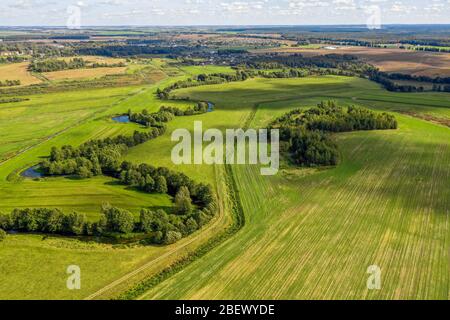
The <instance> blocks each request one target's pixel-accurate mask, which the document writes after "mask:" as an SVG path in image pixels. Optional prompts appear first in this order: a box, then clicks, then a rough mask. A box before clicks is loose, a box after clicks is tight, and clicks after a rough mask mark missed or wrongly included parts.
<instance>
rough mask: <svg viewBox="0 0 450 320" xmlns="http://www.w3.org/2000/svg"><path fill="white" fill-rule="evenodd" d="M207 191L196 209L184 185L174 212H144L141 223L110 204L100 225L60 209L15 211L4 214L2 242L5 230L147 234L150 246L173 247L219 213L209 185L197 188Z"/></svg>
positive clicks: (0, 224)
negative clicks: (170, 245) (163, 245)
mask: <svg viewBox="0 0 450 320" xmlns="http://www.w3.org/2000/svg"><path fill="white" fill-rule="evenodd" d="M194 188H197V189H198V190H199V191H198V192H203V193H204V196H203V198H202V199H203V201H204V202H200V201H197V203H198V206H194V205H193V203H192V198H191V195H190V191H189V189H188V187H186V186H181V187H180V188H179V190H178V192H177V193H176V195H175V199H174V213H172V214H168V213H167V212H166V211H164V210H162V209H159V210H156V211H152V210H148V209H142V210H141V213H140V219H139V221H135V217H134V215H133V214H132V213H131V212H129V211H127V210H124V209H120V208H117V207H113V206H111V205H109V204H104V205H103V206H102V212H101V215H100V219H99V220H98V221H97V222H90V221H87V220H86V217H85V215H84V214H79V213H77V212H73V213H70V214H64V213H63V212H62V211H61V210H59V209H48V208H38V209H29V208H27V209H14V210H13V211H12V212H11V214H7V215H5V214H0V241H1V240H3V238H4V237H5V236H6V233H5V231H4V230H10V231H13V230H14V231H19V232H39V233H45V234H59V235H67V236H81V235H84V236H92V235H96V236H104V237H116V236H117V235H121V234H131V235H133V234H134V233H137V234H145V235H146V237H145V239H146V242H147V243H158V244H171V243H174V242H176V241H178V240H180V239H181V238H183V237H185V236H187V235H189V234H191V233H193V232H195V231H196V230H198V229H199V228H201V227H202V226H203V225H205V224H206V223H208V221H210V220H211V218H212V217H213V216H214V215H215V212H216V203H215V199H214V196H213V193H212V191H211V188H210V187H209V186H205V185H197V186H196V185H195V184H194Z"/></svg>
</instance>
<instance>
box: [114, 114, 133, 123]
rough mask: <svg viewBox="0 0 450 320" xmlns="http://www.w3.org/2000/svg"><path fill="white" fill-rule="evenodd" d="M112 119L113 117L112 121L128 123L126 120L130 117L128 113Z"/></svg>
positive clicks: (128, 120)
mask: <svg viewBox="0 0 450 320" xmlns="http://www.w3.org/2000/svg"><path fill="white" fill-rule="evenodd" d="M112 119H113V121H116V122H120V123H128V122H130V117H129V116H128V115H123V116H117V117H114V118H112Z"/></svg>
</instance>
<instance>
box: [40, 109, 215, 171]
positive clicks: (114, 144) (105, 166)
mask: <svg viewBox="0 0 450 320" xmlns="http://www.w3.org/2000/svg"><path fill="white" fill-rule="evenodd" d="M206 111H207V104H206V103H204V102H200V103H198V104H197V105H196V106H195V107H194V108H188V109H187V110H186V111H183V110H180V109H178V108H175V107H161V109H160V110H159V111H158V112H156V113H149V112H148V111H147V110H143V111H142V112H140V113H133V112H131V110H130V111H128V115H129V117H130V121H132V122H135V123H138V124H141V125H144V126H146V127H147V129H148V130H147V131H145V132H143V131H135V132H134V133H133V135H132V136H124V135H119V136H117V137H114V138H106V139H100V140H90V141H88V142H86V143H84V144H82V145H80V146H79V147H73V146H70V145H65V146H62V147H61V148H56V147H53V148H52V149H51V152H50V157H49V158H48V159H46V160H45V161H43V162H42V163H41V165H40V166H41V168H42V170H43V171H44V172H45V174H47V175H77V176H79V177H81V178H90V177H92V176H98V175H102V174H107V175H116V174H117V173H118V171H119V170H120V164H121V163H120V158H121V156H122V155H123V154H124V153H125V152H126V151H127V150H128V148H131V147H134V146H137V145H139V144H142V143H145V142H147V141H149V140H152V139H155V138H157V137H159V136H161V135H162V134H164V133H165V132H166V123H167V122H169V121H171V120H172V119H173V118H174V117H175V116H180V115H189V114H191V113H192V114H199V113H204V112H206Z"/></svg>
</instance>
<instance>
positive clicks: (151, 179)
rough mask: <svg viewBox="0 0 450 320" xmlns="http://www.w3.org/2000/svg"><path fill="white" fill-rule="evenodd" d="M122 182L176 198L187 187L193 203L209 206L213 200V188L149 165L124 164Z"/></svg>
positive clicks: (120, 175) (121, 168)
mask: <svg viewBox="0 0 450 320" xmlns="http://www.w3.org/2000/svg"><path fill="white" fill-rule="evenodd" d="M118 178H119V179H120V181H121V182H122V183H123V184H125V185H128V186H132V187H135V188H138V189H139V190H142V191H145V192H148V193H167V194H169V195H171V196H175V195H176V194H177V193H178V192H179V191H180V189H181V188H182V187H187V188H188V190H189V195H190V196H191V198H192V200H193V203H194V204H196V205H198V206H202V207H204V206H207V205H208V204H209V203H210V202H211V201H212V199H213V193H212V190H211V188H210V187H209V186H208V185H205V184H202V183H200V184H197V183H195V182H194V181H193V180H192V179H190V178H189V177H188V176H186V175H185V174H183V173H178V172H174V171H171V170H169V169H167V168H155V167H153V166H151V165H148V164H140V165H139V166H136V165H133V164H131V163H129V162H123V163H122V164H121V166H120V169H119V171H118Z"/></svg>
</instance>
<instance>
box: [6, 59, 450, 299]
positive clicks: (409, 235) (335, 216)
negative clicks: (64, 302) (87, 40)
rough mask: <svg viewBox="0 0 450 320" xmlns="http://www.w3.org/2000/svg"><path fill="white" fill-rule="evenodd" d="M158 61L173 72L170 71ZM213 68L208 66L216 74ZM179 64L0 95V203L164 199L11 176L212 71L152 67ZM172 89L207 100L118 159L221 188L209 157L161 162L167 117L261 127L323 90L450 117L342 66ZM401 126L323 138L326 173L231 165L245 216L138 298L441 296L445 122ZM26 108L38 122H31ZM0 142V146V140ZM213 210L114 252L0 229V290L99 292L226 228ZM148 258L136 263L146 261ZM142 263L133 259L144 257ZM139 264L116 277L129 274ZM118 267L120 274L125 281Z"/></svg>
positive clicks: (118, 129) (106, 181) (376, 105)
mask: <svg viewBox="0 0 450 320" xmlns="http://www.w3.org/2000/svg"><path fill="white" fill-rule="evenodd" d="M170 68H173V67H170ZM218 70H221V71H218ZM164 71H165V72H166V73H169V71H170V72H173V73H175V72H178V74H179V76H178V77H177V78H173V77H172V78H169V79H166V80H163V81H162V82H159V83H157V84H156V85H153V86H146V87H143V86H141V87H127V88H119V89H102V90H96V91H74V92H71V93H57V94H47V95H41V96H35V97H34V96H32V97H31V99H30V101H24V102H20V103H10V104H2V105H0V114H1V115H2V116H0V121H1V126H0V136H1V141H2V146H1V147H0V155H1V157H2V158H3V159H5V160H7V161H6V162H3V163H2V164H0V198H1V199H2V201H1V202H0V211H1V212H8V211H10V210H11V209H12V208H14V207H58V208H63V209H64V211H68V212H69V211H71V210H78V211H80V212H85V213H87V214H88V216H89V217H90V218H92V219H95V218H96V217H97V216H98V212H99V208H100V206H101V204H102V203H103V202H110V203H112V204H113V205H117V206H119V207H122V208H126V209H129V210H131V211H132V212H134V213H137V212H138V211H139V209H140V208H142V207H167V206H170V204H171V199H169V198H168V197H166V196H161V195H148V194H143V193H142V194H141V193H138V192H136V191H133V190H127V189H126V188H125V187H124V186H120V185H116V184H115V183H114V181H112V179H110V178H104V177H103V178H95V179H89V180H74V179H68V178H46V179H41V180H39V181H34V180H30V179H21V178H19V177H18V175H17V173H19V172H20V171H21V170H23V169H26V168H28V167H29V166H32V165H34V164H36V163H38V162H39V161H40V159H41V157H43V156H46V155H48V153H49V150H50V148H51V147H52V146H60V145H63V144H80V143H82V142H84V141H87V140H89V139H92V138H101V137H106V136H112V135H117V134H120V133H131V132H132V131H133V130H135V129H138V130H140V129H139V127H138V126H136V125H133V124H119V123H114V122H112V121H111V117H112V116H113V115H116V114H121V113H124V112H126V111H127V110H128V109H132V110H133V111H140V110H142V109H143V108H148V109H149V110H151V111H156V110H157V109H158V108H159V107H160V106H161V105H174V106H175V105H177V106H179V107H187V106H188V105H191V104H192V103H191V102H186V101H185V100H179V101H160V100H158V99H157V98H156V96H155V94H154V93H155V92H156V89H157V88H158V87H164V86H166V85H167V84H169V83H170V82H171V81H175V80H177V79H182V78H184V77H186V76H190V75H191V74H199V73H204V72H211V73H212V72H226V70H225V69H224V68H223V67H206V68H203V69H202V68H200V67H195V68H187V69H186V68H180V69H177V70H173V69H170V70H167V69H164ZM174 95H175V96H176V97H177V98H190V99H191V100H206V101H211V102H213V103H214V104H215V111H214V112H212V113H207V114H204V115H200V116H193V117H180V118H176V119H175V120H174V121H172V122H170V124H169V130H167V133H166V134H165V135H164V136H162V137H159V138H158V139H156V140H152V141H149V142H147V143H144V144H142V145H139V146H137V147H135V148H132V149H131V150H130V151H129V152H128V154H127V155H126V156H125V157H124V159H127V160H130V161H133V162H134V163H142V162H146V163H150V164H152V165H156V166H158V165H161V166H167V167H171V168H173V169H175V170H179V171H183V172H185V173H186V174H188V175H189V176H190V177H192V178H194V179H195V180H197V181H205V182H209V183H211V184H212V185H214V187H215V188H216V190H217V191H218V194H219V195H223V196H224V197H225V198H226V195H225V193H226V189H225V188H224V186H223V168H220V167H211V166H206V165H205V166H175V165H173V164H172V162H171V160H170V152H171V149H172V147H173V145H174V143H173V142H171V141H170V134H171V132H172V130H173V129H176V128H188V129H191V130H192V127H193V121H194V120H203V126H204V128H205V129H207V128H219V129H226V128H236V127H239V126H242V127H244V126H250V127H255V128H256V127H263V126H265V125H266V124H267V123H268V122H269V121H270V120H272V119H274V118H275V117H277V116H279V115H282V114H283V113H285V112H286V111H288V110H291V109H292V108H295V107H300V106H313V105H315V104H316V103H318V102H320V101H321V100H327V99H335V100H338V101H339V102H341V103H342V104H344V105H348V104H357V105H362V106H367V107H370V108H373V109H374V110H388V111H390V112H403V111H411V110H412V111H414V112H417V113H424V114H430V115H433V116H435V117H441V118H450V95H448V94H447V95H446V94H437V93H435V94H431V93H417V94H416V93H413V94H411V93H408V94H400V93H389V92H387V91H385V90H383V89H381V88H380V87H379V86H378V85H376V84H374V83H371V82H369V81H367V80H363V79H357V78H350V77H336V76H327V77H309V78H302V79H272V80H269V79H252V80H248V81H245V82H237V83H229V84H224V85H211V86H204V87H196V88H191V89H182V90H177V91H175V92H174ZM396 116H397V117H398V120H399V123H400V129H399V130H396V131H386V132H355V133H350V134H339V135H337V136H336V139H337V141H338V144H339V147H340V150H341V152H342V162H341V164H340V165H339V166H338V167H337V168H334V169H330V170H306V169H301V170H293V169H290V168H284V170H283V171H282V172H281V173H280V174H279V175H278V176H275V177H262V176H260V175H259V170H257V169H258V168H256V167H254V166H242V167H239V166H237V167H234V168H233V172H234V175H235V177H236V179H237V182H238V187H239V192H240V195H241V199H242V202H243V203H242V204H243V207H244V211H245V216H246V225H245V227H244V228H243V229H242V230H241V231H240V232H239V233H238V234H237V235H235V236H234V237H233V238H231V239H229V240H228V241H227V242H225V243H223V244H222V245H220V246H219V247H218V248H216V249H213V250H212V251H211V252H209V253H208V254H207V256H205V257H204V258H202V259H199V260H197V261H196V262H194V263H193V264H191V265H189V266H188V267H186V268H185V269H184V270H183V271H182V272H180V273H179V274H177V275H175V276H173V277H172V278H170V279H168V280H166V281H164V282H163V283H161V284H160V285H159V286H157V287H155V288H152V289H151V290H150V291H149V292H147V293H146V294H145V295H144V296H143V297H142V298H146V299H155V298H164V299H172V298H201V299H204V298H211V299H220V298H226V299H229V298H241V299H250V298H255V299H261V298H266V299H268V298H286V299H295V298H339V299H341V298H353V299H355V298H383V299H386V298H438V299H448V298H449V297H450V295H449V285H450V279H449V274H448V270H449V268H450V265H449V263H450V261H449V252H448V248H449V247H450V230H449V229H448V220H449V217H450V216H449V215H450V212H449V208H450V203H449V199H450V186H449V183H448V181H450V180H449V176H450V168H449V165H448V163H450V148H449V144H450V139H449V138H450V131H449V128H448V127H444V126H440V125H436V124H433V123H430V122H426V121H423V120H420V119H416V118H412V117H409V116H405V115H401V114H400V113H396ZM36 119H40V121H36ZM4 141H5V142H6V143H5V146H4V145H3V142H4ZM222 200H223V207H224V208H223V209H222V210H221V214H220V215H219V216H218V219H217V220H216V221H214V222H212V224H211V225H210V226H208V227H207V228H206V229H205V230H203V231H201V232H199V233H197V234H194V235H193V236H191V237H189V238H186V239H183V240H182V241H180V242H179V243H177V244H175V245H172V246H167V247H142V246H136V247H133V248H123V247H121V246H113V245H108V244H98V243H86V242H82V241H77V240H71V239H67V238H59V237H50V238H48V239H43V238H42V236H40V235H10V236H8V238H7V240H6V241H4V242H1V243H0V256H1V260H0V271H1V272H0V274H2V278H5V281H1V282H0V298H12V299H18V298H57V299H60V298H61V299H80V298H86V297H88V296H90V295H92V294H93V293H95V292H97V291H98V290H100V289H102V288H104V287H105V286H108V285H110V284H111V283H113V284H114V281H115V280H117V279H124V280H123V281H119V282H117V283H116V284H114V285H111V286H109V287H107V289H108V290H105V291H104V292H100V293H99V294H98V295H96V296H94V298H104V297H114V296H117V294H118V293H119V292H120V291H122V290H124V289H126V288H127V287H129V286H130V285H132V284H135V283H137V281H139V280H142V279H143V278H144V277H146V276H149V275H152V274H154V273H155V272H157V271H159V270H161V269H162V268H163V267H165V266H167V265H168V264H170V263H171V262H173V261H174V260H176V259H177V258H179V257H182V256H183V255H185V254H186V252H188V251H191V250H194V249H195V248H196V247H198V245H199V244H200V243H203V242H205V241H206V239H208V238H210V237H211V236H213V235H215V234H218V233H219V232H220V231H221V230H223V229H224V227H225V226H226V225H228V224H229V223H230V217H229V213H228V212H227V204H226V199H222ZM149 263H150V266H147V264H149ZM70 264H77V265H80V267H81V268H82V274H83V276H82V277H83V279H84V280H83V284H85V285H82V290H80V291H76V292H73V291H69V290H67V289H66V288H65V280H66V279H67V275H66V273H65V269H66V267H67V266H68V265H70ZM372 264H377V265H379V266H380V267H381V268H382V271H383V288H382V290H381V291H378V292H368V291H367V289H366V287H365V283H366V279H367V277H368V275H367V274H366V270H367V267H368V266H369V265H372ZM144 267H145V268H144ZM140 268H143V269H142V272H139V273H136V274H133V275H130V276H129V277H128V276H127V275H128V274H129V273H130V272H133V270H136V269H140ZM124 277H125V278H124Z"/></svg>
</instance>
